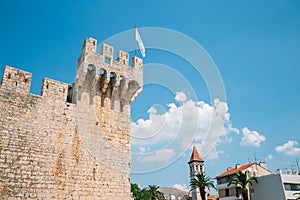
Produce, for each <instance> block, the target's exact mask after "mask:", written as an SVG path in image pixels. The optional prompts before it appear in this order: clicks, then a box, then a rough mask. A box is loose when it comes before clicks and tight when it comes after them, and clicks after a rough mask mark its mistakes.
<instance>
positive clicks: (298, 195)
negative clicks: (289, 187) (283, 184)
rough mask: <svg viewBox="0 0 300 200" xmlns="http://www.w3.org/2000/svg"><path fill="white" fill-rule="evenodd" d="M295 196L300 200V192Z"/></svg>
mask: <svg viewBox="0 0 300 200" xmlns="http://www.w3.org/2000/svg"><path fill="white" fill-rule="evenodd" d="M293 195H294V196H296V200H300V192H296V193H294V194H293Z"/></svg>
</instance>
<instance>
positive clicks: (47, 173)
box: [0, 38, 142, 200]
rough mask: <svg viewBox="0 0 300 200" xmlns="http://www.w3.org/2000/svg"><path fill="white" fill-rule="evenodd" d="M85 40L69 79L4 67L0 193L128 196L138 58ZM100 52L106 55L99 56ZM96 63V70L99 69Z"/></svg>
mask: <svg viewBox="0 0 300 200" xmlns="http://www.w3.org/2000/svg"><path fill="white" fill-rule="evenodd" d="M96 45H97V41H96V40H95V39H93V38H88V39H86V40H85V43H84V45H83V49H82V54H81V56H80V58H79V59H78V65H77V73H76V78H75V82H74V83H73V84H72V85H69V84H66V83H61V82H58V81H55V80H51V79H48V78H45V79H44V81H43V84H42V89H41V95H40V96H39V95H33V94H30V93H29V90H30V82H31V74H30V73H28V72H25V71H22V70H18V69H15V68H12V67H9V66H7V67H5V70H4V73H3V77H2V83H1V86H0V199H100V200H108V199H122V200H130V199H131V197H130V102H131V101H133V100H134V98H135V97H136V96H137V95H138V94H139V93H140V92H141V88H142V60H141V59H139V58H136V57H134V58H133V59H134V61H133V63H134V64H133V65H134V66H132V67H130V66H128V54H127V53H125V52H121V51H120V52H119V53H118V55H119V57H118V60H117V61H114V60H113V48H112V47H110V46H109V45H106V44H103V46H102V53H101V54H97V53H96ZM105 59H109V60H110V61H109V62H110V63H108V64H107V62H106V60H105ZM91 66H92V69H91ZM102 70H103V71H102Z"/></svg>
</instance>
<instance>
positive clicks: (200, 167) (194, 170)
mask: <svg viewBox="0 0 300 200" xmlns="http://www.w3.org/2000/svg"><path fill="white" fill-rule="evenodd" d="M188 164H189V166H190V180H192V179H193V178H194V177H195V176H196V175H197V174H198V173H204V160H203V159H202V158H201V157H200V155H199V152H198V150H197V148H196V147H195V146H194V147H193V152H192V155H191V158H190V161H189V162H188ZM192 199H193V200H201V196H200V191H199V188H197V189H195V190H192Z"/></svg>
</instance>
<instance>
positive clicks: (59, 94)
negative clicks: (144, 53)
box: [0, 38, 143, 108]
mask: <svg viewBox="0 0 300 200" xmlns="http://www.w3.org/2000/svg"><path fill="white" fill-rule="evenodd" d="M96 50H97V40H95V39H93V38H87V39H86V40H85V41H84V44H83V46H82V53H81V55H80V57H79V59H78V63H77V68H76V78H75V82H74V83H73V84H72V85H69V84H67V83H62V82H59V81H55V80H52V79H49V78H45V79H44V80H43V84H42V88H41V96H42V97H44V98H50V99H56V100H62V101H68V102H70V103H75V104H76V103H77V101H78V100H81V96H82V94H84V93H87V94H88V96H89V99H90V101H91V102H90V104H92V103H93V99H94V97H95V96H100V97H101V98H102V99H103V101H104V99H105V98H109V99H110V100H111V101H112V108H113V105H114V103H115V101H118V102H120V105H126V104H129V102H132V101H134V99H135V98H136V97H137V96H138V94H139V93H140V92H141V91H142V85H143V67H142V65H143V61H142V59H140V58H138V57H133V58H132V66H129V54H128V53H127V52H124V51H118V54H117V55H118V57H117V60H114V48H113V47H112V46H109V45H107V44H102V46H101V54H98V53H97V52H96ZM31 79H32V74H31V73H29V72H26V71H23V70H20V69H16V68H13V67H10V66H6V67H5V69H4V72H3V76H2V83H1V86H0V87H1V88H2V89H6V90H12V91H15V92H20V93H29V92H30V86H31Z"/></svg>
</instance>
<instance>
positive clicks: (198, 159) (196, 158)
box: [190, 147, 203, 162]
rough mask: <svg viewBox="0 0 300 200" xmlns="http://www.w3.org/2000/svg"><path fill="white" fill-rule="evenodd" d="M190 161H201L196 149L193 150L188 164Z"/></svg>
mask: <svg viewBox="0 0 300 200" xmlns="http://www.w3.org/2000/svg"><path fill="white" fill-rule="evenodd" d="M192 161H203V160H202V158H201V157H200V155H199V153H198V151H197V149H196V147H194V148H193V152H192V155H191V158H190V162H192Z"/></svg>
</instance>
